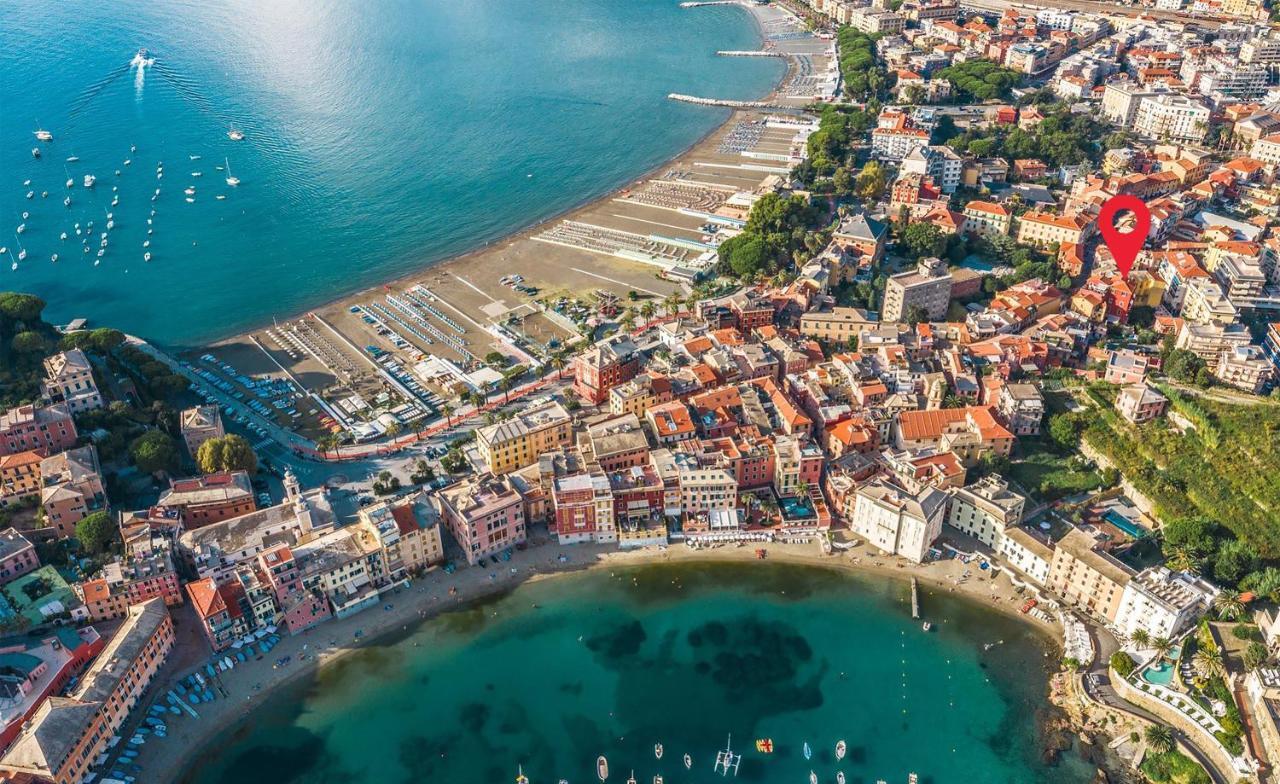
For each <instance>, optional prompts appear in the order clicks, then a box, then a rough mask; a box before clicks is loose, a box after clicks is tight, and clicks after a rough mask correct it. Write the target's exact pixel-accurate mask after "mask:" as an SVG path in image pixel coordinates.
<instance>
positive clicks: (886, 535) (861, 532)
mask: <svg viewBox="0 0 1280 784" xmlns="http://www.w3.org/2000/svg"><path fill="white" fill-rule="evenodd" d="M856 496H857V500H856V501H855V502H854V507H853V516H852V518H851V519H850V520H849V521H848V522H849V528H850V530H852V531H853V533H855V534H857V535H858V536H862V537H865V538H866V539H867V541H868V542H870V543H871V544H872V545H874V546H875V547H877V548H879V549H880V550H882V551H884V552H886V553H890V554H892V555H900V556H902V557H903V558H906V559H908V560H910V561H915V562H916V563H921V562H923V561H924V559H925V556H926V555H928V553H929V547H930V546H931V545H932V544H933V542H934V541H935V540H936V539H937V538H938V536H939V535H941V533H942V521H943V518H944V517H945V516H946V509H947V495H946V493H943V492H942V491H941V490H937V489H935V488H933V487H931V486H927V485H926V486H924V487H921V488H920V491H919V492H918V493H915V494H912V493H908V492H907V491H906V490H904V489H902V488H901V487H899V486H897V485H896V484H894V483H892V482H890V481H888V480H887V479H883V478H876V479H873V480H872V481H871V482H869V483H867V484H865V485H863V486H862V487H859V488H858V489H857V491H856Z"/></svg>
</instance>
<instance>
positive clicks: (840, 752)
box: [836, 740, 849, 760]
mask: <svg viewBox="0 0 1280 784" xmlns="http://www.w3.org/2000/svg"><path fill="white" fill-rule="evenodd" d="M848 750H849V747H848V746H846V745H845V742H844V741H843V740H838V741H836V759H837V760H842V759H844V755H845V752H847V751H848Z"/></svg>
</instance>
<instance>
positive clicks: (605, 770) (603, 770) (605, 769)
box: [596, 754, 609, 781]
mask: <svg viewBox="0 0 1280 784" xmlns="http://www.w3.org/2000/svg"><path fill="white" fill-rule="evenodd" d="M596 776H598V777H599V778H600V780H601V781H604V780H606V779H608V778H609V760H607V759H605V758H604V755H603V754H602V755H600V756H599V757H596Z"/></svg>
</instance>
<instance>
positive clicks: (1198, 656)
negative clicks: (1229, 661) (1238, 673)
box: [1191, 648, 1227, 681]
mask: <svg viewBox="0 0 1280 784" xmlns="http://www.w3.org/2000/svg"><path fill="white" fill-rule="evenodd" d="M1191 669H1193V670H1195V673H1196V675H1197V676H1198V677H1200V678H1202V679H1204V680H1206V681H1211V680H1213V679H1214V678H1221V677H1224V676H1225V675H1226V674H1227V668H1226V667H1225V666H1224V665H1223V664H1222V656H1221V655H1220V654H1218V652H1217V651H1211V650H1209V649H1208V648H1201V649H1200V650H1198V651H1196V652H1195V655H1194V656H1192V657H1191Z"/></svg>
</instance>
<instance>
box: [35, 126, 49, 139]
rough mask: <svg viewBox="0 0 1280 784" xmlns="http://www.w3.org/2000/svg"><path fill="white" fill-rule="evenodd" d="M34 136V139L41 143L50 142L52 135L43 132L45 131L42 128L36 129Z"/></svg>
mask: <svg viewBox="0 0 1280 784" xmlns="http://www.w3.org/2000/svg"><path fill="white" fill-rule="evenodd" d="M35 134H36V139H38V140H40V141H42V142H51V141H53V134H52V133H50V132H48V131H46V130H45V129H43V128H40V129H38V130H37V131H36V132H35Z"/></svg>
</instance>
